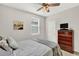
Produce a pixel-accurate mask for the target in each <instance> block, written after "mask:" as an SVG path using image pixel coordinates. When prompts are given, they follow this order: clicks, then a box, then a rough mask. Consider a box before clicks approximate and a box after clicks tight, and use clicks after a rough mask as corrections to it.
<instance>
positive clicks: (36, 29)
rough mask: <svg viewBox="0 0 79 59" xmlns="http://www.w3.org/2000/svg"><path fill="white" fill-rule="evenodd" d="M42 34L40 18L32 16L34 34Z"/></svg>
mask: <svg viewBox="0 0 79 59" xmlns="http://www.w3.org/2000/svg"><path fill="white" fill-rule="evenodd" d="M38 34H40V22H39V19H38V18H34V17H33V18H32V35H38Z"/></svg>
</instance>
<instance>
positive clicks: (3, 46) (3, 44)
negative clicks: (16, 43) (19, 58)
mask: <svg viewBox="0 0 79 59" xmlns="http://www.w3.org/2000/svg"><path fill="white" fill-rule="evenodd" d="M0 47H2V48H3V49H4V50H6V51H8V52H11V53H12V49H11V48H10V47H9V46H8V43H7V42H6V40H1V41H0Z"/></svg>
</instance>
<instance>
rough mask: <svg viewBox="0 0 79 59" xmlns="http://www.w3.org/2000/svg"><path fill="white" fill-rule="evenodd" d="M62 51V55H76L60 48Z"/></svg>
mask: <svg viewBox="0 0 79 59" xmlns="http://www.w3.org/2000/svg"><path fill="white" fill-rule="evenodd" d="M62 53H63V56H78V55H76V54H71V53H69V52H66V51H64V50H62Z"/></svg>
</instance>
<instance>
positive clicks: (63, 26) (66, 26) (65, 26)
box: [60, 23, 68, 29]
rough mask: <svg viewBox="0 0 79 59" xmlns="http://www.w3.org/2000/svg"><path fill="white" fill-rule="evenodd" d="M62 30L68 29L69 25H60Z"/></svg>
mask: <svg viewBox="0 0 79 59" xmlns="http://www.w3.org/2000/svg"><path fill="white" fill-rule="evenodd" d="M60 28H61V29H67V28H68V23H63V24H60Z"/></svg>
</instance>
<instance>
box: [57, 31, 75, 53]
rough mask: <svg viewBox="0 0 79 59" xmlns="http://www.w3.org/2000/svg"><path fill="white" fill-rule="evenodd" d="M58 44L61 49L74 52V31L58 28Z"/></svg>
mask: <svg viewBox="0 0 79 59" xmlns="http://www.w3.org/2000/svg"><path fill="white" fill-rule="evenodd" d="M58 44H59V45H60V48H61V49H63V50H65V51H68V52H70V53H73V52H74V46H73V31H72V30H58Z"/></svg>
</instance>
